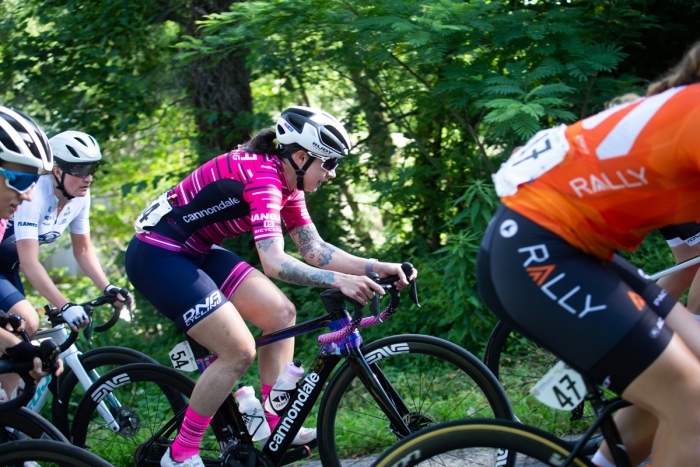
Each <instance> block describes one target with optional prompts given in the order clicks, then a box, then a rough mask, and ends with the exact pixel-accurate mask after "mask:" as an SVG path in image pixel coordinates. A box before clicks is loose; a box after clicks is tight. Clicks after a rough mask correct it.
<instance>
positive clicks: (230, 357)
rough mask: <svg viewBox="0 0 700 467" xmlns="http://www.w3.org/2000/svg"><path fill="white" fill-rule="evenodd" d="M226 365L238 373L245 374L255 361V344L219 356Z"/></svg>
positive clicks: (230, 350)
mask: <svg viewBox="0 0 700 467" xmlns="http://www.w3.org/2000/svg"><path fill="white" fill-rule="evenodd" d="M218 358H219V359H221V360H222V361H223V362H224V364H225V365H226V366H227V367H229V368H231V369H232V370H234V372H236V373H239V374H240V373H243V372H245V371H246V370H247V369H248V368H249V367H250V365H252V363H253V361H254V360H255V343H254V342H253V345H245V346H243V347H241V348H237V349H229V350H227V351H225V352H223V353H220V354H218Z"/></svg>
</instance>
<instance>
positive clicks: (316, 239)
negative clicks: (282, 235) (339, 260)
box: [294, 225, 337, 266]
mask: <svg viewBox="0 0 700 467" xmlns="http://www.w3.org/2000/svg"><path fill="white" fill-rule="evenodd" d="M294 234H295V236H296V238H297V242H298V246H299V253H301V256H302V257H304V258H306V257H307V255H309V256H308V257H309V259H310V260H315V262H316V263H317V264H318V265H319V266H325V265H326V264H328V263H330V262H331V259H332V258H333V253H334V252H335V251H336V250H337V248H336V247H334V246H333V245H331V244H330V243H326V242H324V241H323V240H322V239H321V236H320V235H319V234H318V231H317V230H316V227H314V226H313V225H303V226H301V227H299V228H298V229H296V230H295V231H294Z"/></svg>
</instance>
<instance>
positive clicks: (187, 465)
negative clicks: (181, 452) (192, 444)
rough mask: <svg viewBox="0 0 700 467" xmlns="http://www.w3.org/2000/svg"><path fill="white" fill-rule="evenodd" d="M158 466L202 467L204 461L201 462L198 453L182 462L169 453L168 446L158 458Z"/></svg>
mask: <svg viewBox="0 0 700 467" xmlns="http://www.w3.org/2000/svg"><path fill="white" fill-rule="evenodd" d="M160 467H204V462H202V458H201V457H199V454H198V455H196V456H192V457H190V458H189V459H185V460H184V461H182V462H178V461H176V460H175V459H173V456H172V455H170V448H168V450H167V451H165V454H163V457H162V458H161V459H160Z"/></svg>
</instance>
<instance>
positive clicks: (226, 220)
mask: <svg viewBox="0 0 700 467" xmlns="http://www.w3.org/2000/svg"><path fill="white" fill-rule="evenodd" d="M166 203H167V206H163V205H164V204H166ZM282 222H284V224H285V226H286V228H287V229H288V230H290V231H291V230H293V229H295V228H297V227H300V226H302V225H306V224H310V223H311V222H312V221H311V218H310V217H309V213H308V211H307V209H306V201H305V199H304V192H303V191H300V190H293V191H292V190H289V188H288V183H287V178H286V176H285V173H284V168H283V165H282V162H281V161H280V159H279V158H278V157H276V156H269V155H260V154H252V153H248V152H240V151H232V152H230V153H228V154H224V155H221V156H219V157H216V158H214V159H212V160H211V161H209V162H207V163H205V164H204V165H202V166H201V167H199V168H198V169H196V170H195V171H194V172H192V173H191V174H190V175H188V176H187V177H186V178H185V179H184V180H183V181H182V182H181V183H180V184H179V185H177V186H176V187H175V188H173V189H172V190H169V191H167V192H166V193H164V195H162V196H161V197H160V198H159V199H158V200H156V201H154V202H153V203H152V204H151V206H149V207H148V208H146V209H145V210H144V212H143V213H142V214H141V215H140V216H139V219H138V220H137V222H136V228H137V235H136V236H137V238H139V239H140V240H142V241H144V242H146V243H150V244H152V245H155V246H159V247H161V248H165V249H167V250H171V251H178V252H179V251H181V252H184V253H189V254H192V255H197V256H200V255H203V254H206V253H208V252H209V250H210V248H211V247H212V245H221V243H222V241H223V240H224V238H227V237H237V236H238V235H240V234H242V233H244V232H248V231H252V232H253V236H254V238H255V241H256V242H257V241H260V240H264V239H267V238H278V237H282V234H283V232H282Z"/></svg>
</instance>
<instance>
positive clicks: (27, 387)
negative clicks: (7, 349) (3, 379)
mask: <svg viewBox="0 0 700 467" xmlns="http://www.w3.org/2000/svg"><path fill="white" fill-rule="evenodd" d="M39 350H40V352H41V367H42V369H43V370H44V371H48V370H50V372H51V374H52V375H53V373H54V372H55V371H56V369H57V368H58V363H57V360H58V354H59V353H60V351H59V347H58V345H56V343H55V342H54V341H53V340H51V339H46V340H44V341H42V342H41V345H40V346H39ZM33 369H34V362H33V361H31V362H13V361H11V360H7V359H5V358H3V359H0V373H18V374H19V376H20V378H22V381H24V390H23V391H22V394H20V395H19V396H17V397H16V398H14V399H12V400H9V401H7V402H0V411H10V410H15V409H18V408H20V407H23V406H25V405H27V403H28V402H29V401H30V400H32V397H34V393H35V392H36V382H35V381H34V378H32V377H31V376H30V375H29V372H30V371H32V370H33ZM53 377H54V378H56V376H53ZM8 396H9V394H8Z"/></svg>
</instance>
